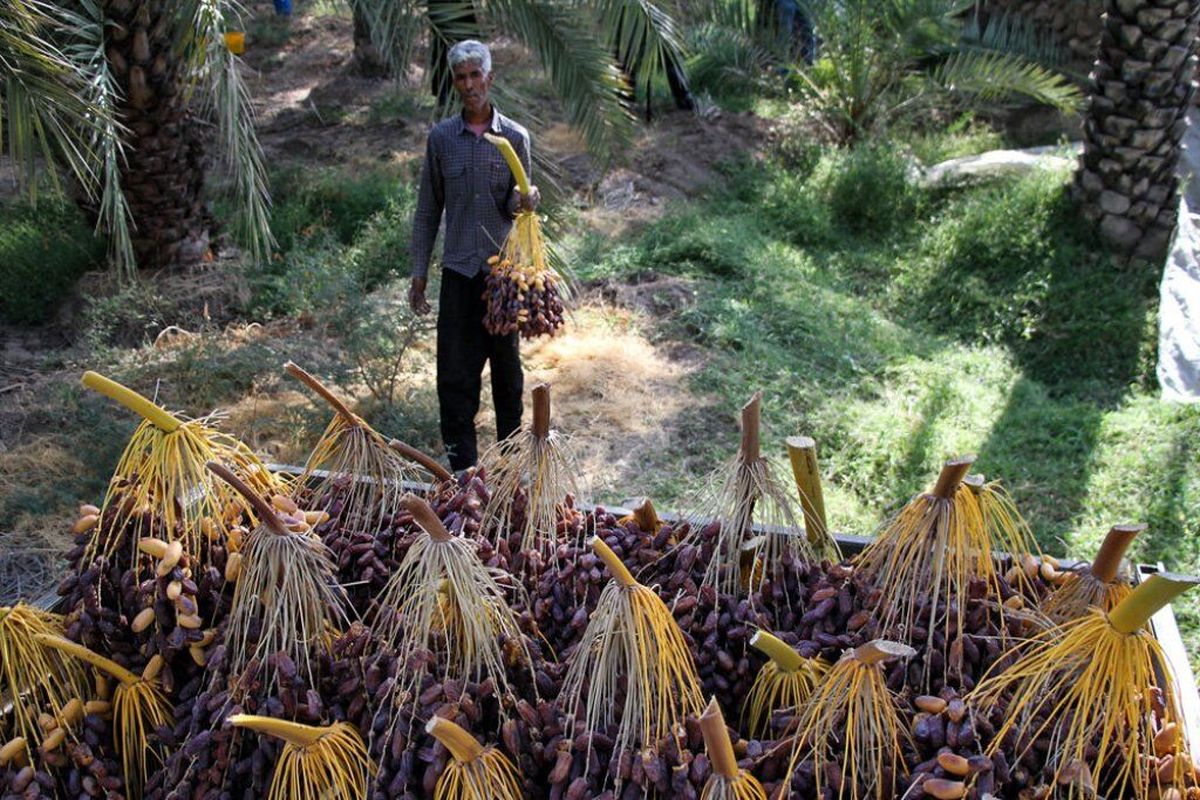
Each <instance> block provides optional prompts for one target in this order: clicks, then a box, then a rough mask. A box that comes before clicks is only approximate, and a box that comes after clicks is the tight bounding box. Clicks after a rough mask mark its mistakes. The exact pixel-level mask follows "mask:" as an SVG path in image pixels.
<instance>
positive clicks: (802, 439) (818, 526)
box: [786, 436, 829, 542]
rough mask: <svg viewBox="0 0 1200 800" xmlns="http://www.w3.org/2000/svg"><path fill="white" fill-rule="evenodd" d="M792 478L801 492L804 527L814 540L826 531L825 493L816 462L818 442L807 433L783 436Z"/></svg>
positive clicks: (811, 539)
mask: <svg viewBox="0 0 1200 800" xmlns="http://www.w3.org/2000/svg"><path fill="white" fill-rule="evenodd" d="M786 444H787V451H788V460H789V461H790V462H791V464H792V477H793V478H794V479H795V481H796V490H797V491H798V492H799V494H800V509H801V510H802V511H803V512H804V530H805V532H806V533H807V534H808V540H809V541H810V542H816V541H818V540H819V539H820V538H821V537H823V536H824V535H825V532H826V531H828V530H829V528H828V527H827V523H826V521H825V495H824V492H823V491H822V490H821V471H820V468H819V467H818V465H817V442H816V440H815V439H812V438H811V437H808V436H789V437H788V438H787V439H786Z"/></svg>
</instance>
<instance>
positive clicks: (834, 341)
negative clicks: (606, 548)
mask: <svg viewBox="0 0 1200 800" xmlns="http://www.w3.org/2000/svg"><path fill="white" fill-rule="evenodd" d="M884 153H885V151H882V150H877V151H874V152H866V153H862V154H853V155H846V154H841V153H832V154H829V153H827V154H825V155H824V156H822V157H821V158H820V159H817V160H816V162H815V163H811V164H809V166H808V169H807V172H805V171H804V170H801V171H799V172H795V171H793V172H790V173H789V172H784V171H782V170H779V169H777V168H773V167H769V166H767V167H746V166H744V165H740V166H739V168H738V169H735V170H733V171H732V172H731V176H730V177H731V180H730V185H729V187H728V188H727V189H724V190H721V191H720V192H719V193H716V194H714V195H713V196H711V197H709V198H707V199H706V201H704V202H703V203H700V204H693V205H691V206H690V207H681V208H678V209H676V210H674V211H673V212H671V213H669V214H668V215H667V216H666V217H665V218H664V219H662V220H661V221H660V222H658V223H655V224H654V225H653V226H651V227H650V228H649V229H648V230H646V231H645V232H644V233H643V234H642V235H641V236H640V237H639V238H637V239H635V240H633V241H628V240H627V241H625V242H624V243H622V244H618V245H616V246H612V245H609V246H608V247H605V246H604V245H602V244H597V243H594V242H593V243H589V244H587V245H586V246H583V247H581V250H580V261H579V263H578V264H577V265H576V269H577V271H578V272H579V273H580V277H581V278H584V279H587V278H590V277H609V278H621V277H633V276H638V275H644V274H645V273H646V272H647V271H653V272H656V273H664V274H673V275H679V276H684V277H687V278H689V279H691V280H692V281H693V282H694V285H695V287H696V289H697V299H696V302H695V303H694V304H692V305H689V306H686V307H683V308H681V309H679V310H678V311H676V312H674V313H673V314H671V315H670V316H669V317H668V318H667V319H665V320H658V321H657V322H656V325H655V331H656V332H657V333H656V335H657V336H658V337H660V338H661V339H663V340H665V341H672V340H678V341H688V342H697V343H699V344H700V346H701V347H702V348H703V349H704V351H705V353H706V362H705V366H704V367H703V368H702V369H701V370H700V371H699V373H698V374H696V375H695V377H694V378H693V379H692V380H693V383H692V385H691V387H690V389H691V391H692V393H693V394H695V395H700V396H704V397H707V398H710V399H709V401H708V402H707V403H706V406H705V408H703V409H701V410H699V411H697V412H696V414H695V416H694V417H692V418H688V419H683V420H680V421H679V429H680V435H679V437H678V440H677V444H678V447H677V448H674V449H673V450H672V451H671V453H670V457H669V459H667V458H666V457H664V459H663V462H662V463H661V464H656V465H654V468H653V470H648V471H654V472H656V473H657V474H656V475H655V476H654V477H653V478H652V479H650V480H649V481H648V486H647V489H648V490H649V491H652V492H657V493H658V496H660V497H662V499H663V501H664V502H665V503H667V504H668V507H671V506H672V505H674V504H675V503H676V502H677V501H678V500H679V499H680V498H682V497H684V496H685V495H686V494H687V493H688V489H689V487H690V486H691V485H692V484H693V483H694V478H695V475H694V474H692V473H693V472H694V471H695V466H694V465H696V464H707V465H709V467H711V465H713V464H716V463H718V461H719V459H721V458H724V457H727V456H728V455H729V454H730V453H731V452H733V450H734V449H735V448H736V446H737V424H736V418H735V415H736V410H737V408H738V407H739V406H740V405H741V404H742V403H743V402H745V400H746V399H747V398H749V396H750V395H751V394H752V393H753V392H754V391H756V390H758V389H763V390H764V391H765V406H764V426H765V431H764V440H765V444H767V446H768V447H769V449H770V450H771V451H772V452H773V453H774V454H775V456H776V457H778V458H779V459H780V466H781V468H784V467H783V454H782V440H783V438H784V437H785V436H787V435H792V434H796V433H804V434H807V435H811V436H813V437H815V438H816V439H817V441H818V443H819V448H820V457H821V462H822V465H823V472H824V476H825V480H826V494H827V501H826V505H827V508H828V509H829V512H830V514H831V523H832V524H833V525H834V526H835V527H836V528H837V529H840V530H845V531H848V532H855V533H868V532H870V531H871V530H872V529H873V528H874V527H875V526H876V525H877V524H878V523H879V522H880V521H881V520H882V519H883V517H884V516H885V515H886V514H888V513H889V512H891V511H894V510H895V509H897V508H898V507H900V506H901V505H902V504H903V503H904V502H905V501H906V500H907V499H908V498H909V497H910V496H911V495H912V494H913V493H914V492H917V491H920V490H921V489H922V488H924V487H925V486H927V485H928V484H929V482H931V481H932V479H933V478H934V477H935V476H936V474H937V471H938V468H939V465H940V463H941V462H942V461H943V460H944V459H946V458H947V457H950V456H953V455H957V454H961V453H967V452H971V453H977V454H978V456H979V458H978V461H977V469H978V471H980V472H982V473H984V474H985V475H987V476H988V477H994V478H999V479H1001V480H1002V481H1003V482H1004V483H1005V484H1006V485H1007V486H1008V487H1009V488H1010V490H1011V491H1012V492H1013V494H1014V495H1015V497H1016V499H1017V501H1018V503H1019V505H1020V507H1021V509H1022V511H1023V512H1024V514H1025V515H1026V516H1027V518H1028V519H1029V521H1030V522H1031V524H1032V525H1033V527H1034V530H1035V532H1036V534H1037V536H1038V538H1039V540H1040V542H1041V543H1042V545H1043V547H1045V548H1046V549H1047V550H1048V551H1049V552H1051V553H1055V554H1058V555H1071V556H1078V557H1084V558H1087V557H1090V555H1091V554H1092V552H1093V550H1094V548H1095V547H1096V546H1097V544H1098V543H1099V541H1100V539H1101V538H1102V537H1103V535H1104V533H1105V532H1106V531H1107V529H1108V526H1110V525H1112V524H1114V523H1119V522H1131V521H1144V522H1147V523H1148V524H1149V525H1150V528H1149V530H1148V531H1147V533H1146V534H1145V536H1144V537H1142V539H1141V541H1140V542H1138V543H1137V544H1135V547H1134V551H1133V552H1134V555H1135V557H1136V558H1138V559H1140V560H1145V561H1158V560H1161V561H1163V562H1164V563H1165V564H1166V565H1167V566H1168V567H1169V568H1172V569H1176V570H1183V571H1192V572H1196V571H1200V461H1198V460H1197V458H1196V455H1195V453H1194V450H1193V448H1192V443H1193V442H1194V441H1196V439H1197V435H1198V434H1200V408H1187V407H1179V406H1171V405H1167V404H1165V403H1162V402H1160V401H1159V400H1157V397H1156V390H1155V387H1154V385H1153V379H1152V368H1153V356H1154V348H1155V336H1156V327H1155V313H1154V308H1155V303H1156V294H1155V284H1156V279H1157V276H1156V275H1155V271H1154V270H1151V269H1146V268H1144V267H1141V268H1136V267H1126V266H1123V265H1122V264H1120V263H1118V262H1116V261H1114V260H1113V259H1110V258H1108V257H1107V256H1105V255H1103V254H1101V253H1098V252H1096V251H1094V250H1093V249H1091V248H1090V246H1089V245H1088V244H1087V240H1086V238H1085V234H1084V233H1083V232H1082V231H1081V230H1080V226H1079V225H1078V223H1077V221H1076V217H1075V214H1074V208H1073V207H1072V206H1071V201H1070V199H1069V191H1068V176H1065V175H1055V174H1042V175H1036V176H1033V177H1030V178H1027V179H1023V180H1015V181H1006V182H1002V183H997V184H992V185H989V186H982V187H976V188H972V189H968V190H963V191H960V192H956V193H951V194H945V193H939V194H930V193H920V192H915V191H914V190H913V189H911V188H909V187H908V186H907V185H906V184H905V183H904V182H903V181H897V180H896V172H895V164H894V162H893V161H891V160H890V159H889V158H888V157H887V156H886V155H885V154H884ZM896 209H903V211H897V210H896ZM681 465H682V466H681ZM689 465H691V466H689ZM656 499H658V498H657V497H656ZM1198 600H1200V597H1192V598H1187V599H1185V600H1184V601H1182V602H1180V603H1178V604H1177V606H1176V609H1177V613H1179V615H1180V617H1181V619H1182V622H1183V625H1184V633H1185V637H1186V639H1187V644H1188V645H1189V650H1190V652H1193V653H1200V612H1198V610H1197V609H1198V608H1200V606H1198V604H1197V601H1198Z"/></svg>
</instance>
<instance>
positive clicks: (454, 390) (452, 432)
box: [437, 269, 525, 471]
mask: <svg viewBox="0 0 1200 800" xmlns="http://www.w3.org/2000/svg"><path fill="white" fill-rule="evenodd" d="M483 290H484V275H483V273H480V274H478V275H476V276H475V277H474V278H465V277H463V276H462V275H459V274H458V273H457V272H454V271H452V270H448V269H444V270H442V289H441V294H440V295H439V299H438V320H437V392H438V406H439V408H440V410H441V415H442V441H443V442H445V444H446V453H447V454H448V455H449V457H450V467H451V469H453V470H455V471H457V470H460V469H466V468H467V467H469V466H472V465H473V464H475V462H476V461H477V460H478V458H479V451H478V448H477V447H476V444H475V415H476V414H478V413H479V393H480V391H481V390H482V388H483V365H484V364H485V363H488V362H491V365H492V400H493V401H494V402H495V404H496V437H497V438H498V439H504V438H506V437H507V436H508V435H509V434H510V433H512V432H513V431H515V430H516V429H517V428H519V427H520V426H521V410H522V405H521V401H522V395H523V393H524V390H525V375H524V373H522V372H521V349H520V339H519V338H518V336H517V334H516V333H512V334H510V335H508V336H492V335H491V334H490V333H488V332H487V331H486V330H484V327H483V314H484V309H485V306H484V300H483Z"/></svg>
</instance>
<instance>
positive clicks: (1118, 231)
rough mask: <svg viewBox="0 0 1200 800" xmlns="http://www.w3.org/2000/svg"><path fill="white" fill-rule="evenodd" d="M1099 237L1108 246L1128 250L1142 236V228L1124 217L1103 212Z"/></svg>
mask: <svg viewBox="0 0 1200 800" xmlns="http://www.w3.org/2000/svg"><path fill="white" fill-rule="evenodd" d="M1100 238H1101V239H1103V240H1104V241H1105V242H1106V243H1107V244H1108V245H1109V246H1110V247H1113V248H1116V249H1117V250H1121V251H1124V252H1129V251H1131V250H1133V248H1134V247H1135V246H1136V245H1137V243H1138V240H1139V239H1141V238H1142V229H1141V228H1139V227H1138V226H1137V225H1134V224H1133V222H1132V221H1130V220H1128V219H1126V218H1125V217H1118V216H1115V215H1113V214H1105V215H1104V217H1103V218H1102V219H1101V220H1100Z"/></svg>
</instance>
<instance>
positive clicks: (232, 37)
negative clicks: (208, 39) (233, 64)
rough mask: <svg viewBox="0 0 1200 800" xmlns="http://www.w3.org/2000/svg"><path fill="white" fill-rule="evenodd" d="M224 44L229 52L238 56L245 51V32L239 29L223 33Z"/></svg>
mask: <svg viewBox="0 0 1200 800" xmlns="http://www.w3.org/2000/svg"><path fill="white" fill-rule="evenodd" d="M225 46H226V47H228V48H229V52H231V53H233V54H234V55H235V56H240V55H241V54H242V53H244V52H246V34H244V33H242V32H241V31H230V32H229V33H227V34H225Z"/></svg>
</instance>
